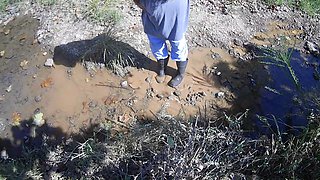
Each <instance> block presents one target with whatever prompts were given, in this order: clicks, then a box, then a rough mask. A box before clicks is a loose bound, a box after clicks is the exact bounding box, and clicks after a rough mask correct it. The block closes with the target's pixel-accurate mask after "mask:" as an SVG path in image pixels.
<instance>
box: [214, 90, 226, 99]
mask: <svg viewBox="0 0 320 180" xmlns="http://www.w3.org/2000/svg"><path fill="white" fill-rule="evenodd" d="M215 97H216V98H219V99H223V98H225V93H224V92H221V91H220V92H217V93H216V94H215Z"/></svg>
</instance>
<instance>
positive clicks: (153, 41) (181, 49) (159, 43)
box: [147, 34, 188, 61]
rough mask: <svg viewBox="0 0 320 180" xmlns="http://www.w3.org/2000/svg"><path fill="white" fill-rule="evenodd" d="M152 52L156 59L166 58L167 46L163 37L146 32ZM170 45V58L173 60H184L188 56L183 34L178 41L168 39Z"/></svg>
mask: <svg viewBox="0 0 320 180" xmlns="http://www.w3.org/2000/svg"><path fill="white" fill-rule="evenodd" d="M147 36H148V39H149V43H150V48H151V51H152V54H153V55H154V57H155V58H156V59H157V60H160V59H166V58H167V57H168V56H169V54H168V47H167V44H166V40H165V39H160V38H158V37H155V36H152V35H149V34H147ZM169 42H170V45H171V59H172V60H173V61H186V60H187V57H188V45H187V40H186V38H185V36H183V38H182V39H181V40H179V41H172V40H169Z"/></svg>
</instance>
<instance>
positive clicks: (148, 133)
mask: <svg viewBox="0 0 320 180" xmlns="http://www.w3.org/2000/svg"><path fill="white" fill-rule="evenodd" d="M315 103H317V105H319V98H317V99H316V101H315ZM245 115H246V114H245V113H244V114H239V115H237V116H225V117H222V118H221V119H219V123H218V121H217V120H215V119H208V118H207V117H202V116H198V118H196V119H192V120H190V121H189V122H181V121H179V120H176V119H174V118H172V117H169V116H162V117H161V116H158V120H156V121H149V122H145V121H144V122H140V123H137V124H136V125H135V126H134V127H132V128H131V129H130V130H129V131H128V132H127V133H124V132H118V133H113V132H112V131H111V129H110V128H109V127H110V123H109V122H106V124H100V125H97V126H94V127H91V128H89V129H87V130H85V131H83V133H80V134H77V135H74V136H73V137H74V138H72V139H69V140H66V141H65V142H63V143H61V144H58V145H53V142H50V139H48V138H44V139H43V141H42V144H41V146H37V147H33V148H32V146H31V145H25V147H24V148H23V152H22V154H21V157H20V158H18V159H6V160H4V159H2V160H1V164H0V178H2V179H20V178H23V179H25V178H27V179H28V178H32V179H42V178H45V177H51V178H60V179H70V178H71V179H72V178H79V179H80V178H95V179H99V178H100V179H101V178H105V179H157V178H162V179H184V178H185V179H212V178H253V177H259V178H280V179H283V178H287V179H317V178H319V177H320V174H319V172H320V166H319V165H320V142H319V141H320V133H319V132H320V127H319V123H320V114H319V111H315V112H314V113H313V114H310V117H309V118H310V124H309V127H307V128H306V129H305V130H304V131H303V133H302V134H301V135H299V136H292V137H290V138H288V139H287V140H286V141H283V140H282V139H281V135H279V134H277V133H274V134H272V135H271V136H270V137H269V138H266V137H264V136H262V137H261V138H259V139H251V138H247V137H245V136H244V134H243V130H242V129H241V123H240V122H241V120H242V118H244V117H245ZM107 124H108V125H107ZM111 126H112V125H111ZM30 141H31V140H30Z"/></svg>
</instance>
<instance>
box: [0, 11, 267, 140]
mask: <svg viewBox="0 0 320 180" xmlns="http://www.w3.org/2000/svg"><path fill="white" fill-rule="evenodd" d="M27 22H29V23H27ZM23 24H24V26H22V25H23ZM37 25H38V23H37V21H36V20H33V19H32V18H30V17H22V18H17V19H16V20H14V21H12V22H10V23H9V24H8V25H6V26H2V27H1V33H0V34H1V35H0V39H2V40H3V41H1V43H0V51H2V50H4V51H5V52H6V53H5V55H4V56H3V57H1V58H0V68H1V71H0V75H1V78H0V80H1V84H0V92H1V95H2V96H1V99H0V108H1V110H0V120H1V121H2V122H0V123H1V128H0V129H1V132H0V134H1V138H6V139H15V137H16V135H15V131H14V130H13V129H18V130H20V131H21V132H23V133H25V132H27V133H30V130H27V131H23V130H24V129H29V128H30V127H31V126H33V125H30V124H32V123H30V122H31V121H32V116H33V114H34V111H35V110H36V109H39V110H40V111H41V112H42V113H43V114H44V116H43V118H44V120H45V122H46V125H47V126H49V127H52V128H55V129H58V130H57V132H60V133H63V134H66V135H67V134H72V133H77V132H78V131H79V130H80V129H81V128H84V127H90V126H91V125H95V124H108V125H110V126H111V127H113V130H114V131H115V132H117V131H121V130H126V129H130V127H131V126H132V125H133V124H134V122H135V121H136V120H137V119H139V120H143V119H145V120H149V119H152V120H155V119H157V117H158V116H159V115H169V116H173V117H176V118H179V119H182V120H189V119H191V118H194V117H195V116H197V115H199V114H202V115H203V114H204V113H208V114H207V115H209V114H210V117H211V118H213V119H214V118H217V117H221V114H223V113H224V112H226V111H234V112H236V111H239V110H240V111H242V110H245V109H247V108H250V107H251V106H253V105H254V104H256V99H257V94H256V92H255V89H259V86H260V85H261V86H263V85H262V84H263V83H262V84H259V83H257V82H265V79H264V77H263V76H262V77H261V72H262V71H263V70H262V68H263V67H262V66H261V65H260V66H258V65H257V63H255V62H251V63H246V62H244V61H240V62H239V61H238V60H237V59H234V58H233V57H232V56H231V55H229V53H228V52H227V51H226V50H223V49H220V48H199V49H192V50H191V51H190V54H189V64H188V67H187V73H186V77H185V79H184V81H183V83H182V84H181V85H180V86H179V88H177V89H174V88H170V87H169V86H167V82H168V81H169V80H170V79H171V76H169V75H168V76H166V81H165V83H163V84H158V83H156V81H155V76H156V73H155V72H153V71H150V70H147V69H137V68H131V70H130V74H129V75H128V76H127V77H125V78H120V77H118V76H116V75H114V74H112V73H111V72H110V71H108V70H106V69H103V70H97V71H96V72H95V75H94V76H92V75H91V74H90V73H88V72H87V71H86V70H85V68H84V67H83V66H82V65H81V64H77V65H76V66H75V67H74V68H70V67H66V66H63V65H56V66H55V67H54V68H47V67H44V66H43V64H44V62H45V60H46V59H47V58H51V57H52V56H53V55H52V54H50V53H48V54H44V52H45V51H44V50H43V49H42V48H41V45H39V44H38V43H37V42H36V41H35V40H34V39H35V37H34V34H35V31H36V28H37ZM21 27H24V28H21ZM8 29H10V32H9V33H7V32H8ZM21 41H23V43H21ZM24 60H26V61H28V63H25V62H26V61H24ZM169 67H172V69H176V66H175V63H174V62H173V61H170V62H169ZM172 69H171V71H172ZM252 77H261V78H260V79H259V78H257V82H256V83H255V84H254V85H253V82H252ZM124 81H127V84H128V86H127V87H122V86H121V83H122V82H124ZM10 85H11V86H12V90H11V91H10V92H7V91H6V90H7V89H8V87H9V86H10ZM17 115H18V116H17ZM17 121H21V123H20V124H19V123H16V122H17ZM23 121H27V122H28V123H23ZM14 123H16V126H14ZM22 136H28V134H23V135H22ZM22 139H23V137H22Z"/></svg>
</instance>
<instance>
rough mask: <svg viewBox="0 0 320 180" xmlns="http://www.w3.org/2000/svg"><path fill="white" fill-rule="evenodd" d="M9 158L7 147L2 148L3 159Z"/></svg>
mask: <svg viewBox="0 0 320 180" xmlns="http://www.w3.org/2000/svg"><path fill="white" fill-rule="evenodd" d="M8 158H9V156H8V153H7V151H6V150H5V149H4V150H2V151H1V159H4V160H6V159H8Z"/></svg>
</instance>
